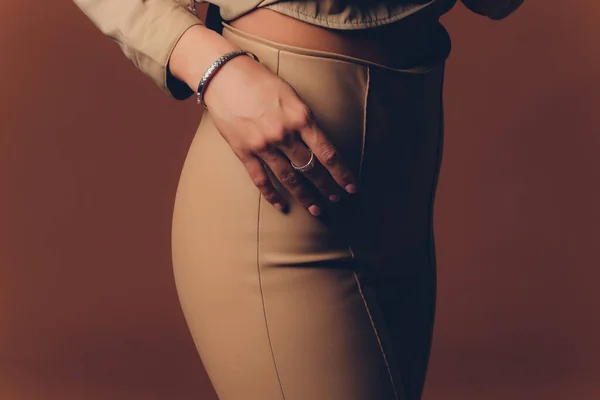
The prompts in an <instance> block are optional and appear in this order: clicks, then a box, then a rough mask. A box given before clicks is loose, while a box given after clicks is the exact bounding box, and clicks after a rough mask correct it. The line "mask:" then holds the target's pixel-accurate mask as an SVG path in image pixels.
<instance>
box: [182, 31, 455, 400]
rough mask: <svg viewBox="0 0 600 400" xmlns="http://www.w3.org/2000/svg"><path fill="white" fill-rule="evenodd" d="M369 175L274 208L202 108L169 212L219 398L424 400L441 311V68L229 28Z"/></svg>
mask: <svg viewBox="0 0 600 400" xmlns="http://www.w3.org/2000/svg"><path fill="white" fill-rule="evenodd" d="M223 36H224V37H225V38H227V39H228V40H230V41H232V42H234V43H236V44H237V45H238V46H240V47H241V48H243V49H245V50H249V51H251V52H253V53H255V54H256V55H257V56H258V57H259V59H260V61H261V63H262V64H263V65H265V66H266V67H267V68H269V70H271V71H272V72H273V73H276V74H277V75H279V76H280V77H281V78H283V79H284V80H286V81H287V82H288V83H289V84H290V85H291V86H292V87H293V88H294V89H295V90H296V91H297V93H298V95H299V96H300V98H301V99H302V100H303V101H304V102H305V103H306V104H307V105H308V106H309V107H310V109H311V110H312V111H313V114H314V116H315V118H316V120H317V122H318V124H319V126H320V127H321V128H322V130H323V131H324V132H325V134H327V135H328V137H329V138H330V140H331V141H332V142H333V144H334V145H335V146H336V147H337V149H338V150H339V151H340V152H341V154H342V156H343V157H344V159H345V160H346V162H347V163H348V164H349V165H350V167H351V169H352V170H353V172H354V173H355V176H357V177H358V179H359V181H358V182H359V185H358V187H359V193H358V194H356V195H354V196H351V197H350V196H349V198H344V200H343V201H342V204H340V205H334V206H335V207H334V206H332V207H331V208H332V209H331V210H327V209H326V210H324V213H323V217H322V218H315V217H313V216H312V215H310V214H309V212H308V211H307V210H306V209H304V208H302V207H301V206H299V205H298V204H297V203H294V202H293V200H292V199H289V205H290V207H289V208H290V210H289V213H287V214H283V213H280V212H278V211H277V210H275V209H274V208H273V207H272V206H271V205H270V204H269V203H267V202H266V201H265V200H264V199H263V198H261V195H260V193H259V191H258V189H257V188H256V187H255V186H254V184H253V183H252V182H251V180H250V178H249V176H248V174H247V172H246V170H245V168H244V166H243V165H242V163H241V162H240V161H239V160H238V158H237V157H236V156H235V154H234V153H233V151H232V150H231V148H230V147H229V146H228V144H227V143H226V142H225V140H224V139H223V138H222V137H221V135H220V134H219V132H218V130H217V129H216V128H215V126H214V124H213V122H212V120H211V114H210V111H207V112H205V113H204V115H203V118H202V120H201V123H200V126H199V128H198V131H197V133H196V135H195V138H194V140H193V143H192V145H191V147H190V149H189V153H188V155H187V159H186V161H185V165H184V168H183V171H182V174H181V179H180V183H179V187H178V190H177V197H176V203H175V210H174V217H173V232H172V245H173V248H172V249H173V264H174V273H175V280H176V284H177V291H178V294H179V298H180V301H181V306H182V308H183V311H184V314H185V317H186V320H187V323H188V326H189V328H190V331H191V334H192V336H193V338H194V342H195V344H196V347H197V349H198V352H199V354H200V357H201V359H202V362H203V363H204V366H205V367H206V370H207V372H208V375H209V377H210V379H211V382H212V383H213V385H214V388H215V390H216V392H217V394H218V396H219V398H220V399H221V400H282V399H285V400H380V399H381V400H388V399H389V400H396V399H407V400H417V399H419V398H420V397H421V392H422V390H423V385H424V381H425V374H426V370H427V362H428V358H429V350H430V344H431V336H432V330H433V320H434V310H435V288H436V273H435V264H436V262H435V245H434V238H433V221H432V216H433V204H434V198H435V192H436V187H437V180H438V175H439V170H440V165H441V160H442V146H443V113H442V86H443V75H444V66H443V64H439V65H433V66H425V67H420V68H415V69H410V70H401V69H394V68H389V67H386V66H383V65H378V64H375V63H372V62H368V61H365V60H360V59H356V58H352V57H348V56H344V55H339V54H336V53H329V52H323V51H317V50H309V49H302V48H297V47H292V46H287V45H281V44H278V43H274V42H271V41H267V40H264V39H262V38H259V37H255V36H253V35H250V34H248V33H245V32H242V31H240V30H237V29H235V28H233V27H231V26H229V25H227V24H224V30H223Z"/></svg>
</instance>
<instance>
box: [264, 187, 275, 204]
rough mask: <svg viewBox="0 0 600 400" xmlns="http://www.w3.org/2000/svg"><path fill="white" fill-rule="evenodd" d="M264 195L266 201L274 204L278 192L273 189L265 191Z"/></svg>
mask: <svg viewBox="0 0 600 400" xmlns="http://www.w3.org/2000/svg"><path fill="white" fill-rule="evenodd" d="M263 197H264V198H265V200H266V201H268V202H269V203H271V204H273V203H275V202H276V201H277V193H276V192H275V191H273V190H269V191H267V192H266V193H263Z"/></svg>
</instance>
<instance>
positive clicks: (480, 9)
mask: <svg viewBox="0 0 600 400" xmlns="http://www.w3.org/2000/svg"><path fill="white" fill-rule="evenodd" d="M461 1H462V2H463V4H464V5H465V6H467V8H468V9H469V10H471V11H473V12H474V13H477V14H480V15H485V16H487V17H489V18H491V19H495V20H498V19H503V18H506V17H508V16H509V15H510V14H512V13H513V12H514V11H515V10H516V9H517V8H519V7H520V6H521V4H523V2H524V0H461Z"/></svg>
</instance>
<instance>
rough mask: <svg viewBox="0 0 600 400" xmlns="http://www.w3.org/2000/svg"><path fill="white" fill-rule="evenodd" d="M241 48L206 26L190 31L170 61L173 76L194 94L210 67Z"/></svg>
mask: <svg viewBox="0 0 600 400" xmlns="http://www.w3.org/2000/svg"><path fill="white" fill-rule="evenodd" d="M239 49H240V48H239V47H238V46H236V45H235V44H233V43H231V42H230V41H228V40H227V39H225V38H223V37H222V36H221V35H219V34H218V33H217V32H214V31H212V30H210V29H208V28H206V27H204V26H196V27H192V28H190V29H188V31H187V32H186V33H185V34H184V35H183V36H182V37H181V39H180V40H179V42H178V43H177V45H176V46H175V48H174V49H173V52H172V53H171V58H170V60H169V69H170V72H171V74H172V75H173V76H174V77H175V78H177V79H179V80H181V81H183V82H185V83H186V84H187V85H188V86H189V87H190V89H192V90H193V91H194V92H195V91H196V89H197V88H198V84H199V83H200V79H201V78H202V76H203V75H204V73H205V72H206V70H207V69H208V67H209V66H210V65H211V64H212V63H213V62H214V61H215V60H216V59H218V58H219V57H221V56H222V55H223V54H226V53H228V52H230V51H235V50H239Z"/></svg>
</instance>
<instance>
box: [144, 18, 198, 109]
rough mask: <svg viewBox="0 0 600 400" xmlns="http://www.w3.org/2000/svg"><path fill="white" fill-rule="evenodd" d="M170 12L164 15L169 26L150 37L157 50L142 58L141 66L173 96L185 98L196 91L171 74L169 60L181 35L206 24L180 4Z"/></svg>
mask: <svg viewBox="0 0 600 400" xmlns="http://www.w3.org/2000/svg"><path fill="white" fill-rule="evenodd" d="M168 13H169V15H168V17H167V16H163V18H164V19H163V20H164V21H166V20H168V21H169V24H168V26H167V27H164V28H163V27H161V28H163V29H160V33H157V34H155V35H151V37H149V38H148V42H151V43H152V48H153V49H154V50H155V51H156V52H155V53H154V54H152V55H151V56H150V57H145V59H144V60H140V68H141V69H142V70H144V71H145V72H146V74H147V75H148V76H149V77H150V78H151V79H152V80H153V81H154V82H155V83H156V84H157V85H158V86H159V87H160V88H161V89H162V90H163V91H164V92H165V93H167V95H169V96H170V97H171V98H174V99H176V100H185V99H187V98H188V97H190V96H191V95H192V94H193V93H194V91H193V90H191V89H190V88H189V87H188V86H187V84H185V83H184V82H183V81H181V80H179V79H177V78H175V77H174V76H173V75H172V74H171V72H170V71H169V60H170V58H171V54H172V53H173V50H174V49H175V46H176V45H177V43H178V42H179V39H180V38H181V36H183V34H184V33H185V32H186V31H187V30H188V29H189V28H191V27H192V26H195V25H204V24H203V22H202V21H201V20H200V19H199V18H198V17H196V16H195V15H193V14H192V13H191V12H189V11H187V10H186V9H185V8H183V7H180V6H174V7H173V8H171V9H170V10H168ZM144 64H145V65H144Z"/></svg>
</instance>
